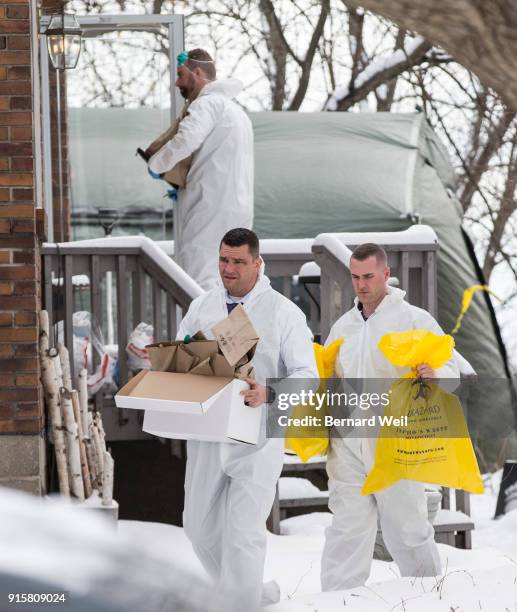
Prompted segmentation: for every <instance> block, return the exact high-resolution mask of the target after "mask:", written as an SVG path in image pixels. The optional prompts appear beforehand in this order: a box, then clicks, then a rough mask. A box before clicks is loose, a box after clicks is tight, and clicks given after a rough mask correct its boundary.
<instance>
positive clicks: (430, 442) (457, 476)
mask: <svg viewBox="0 0 517 612" xmlns="http://www.w3.org/2000/svg"><path fill="white" fill-rule="evenodd" d="M379 348H380V350H381V351H382V352H383V354H384V355H385V356H386V357H387V359H389V361H390V362H391V363H393V364H394V365H396V366H399V367H410V368H415V367H416V366H417V365H419V364H422V363H427V364H429V365H430V366H431V367H432V368H433V369H436V368H439V367H441V366H443V365H444V364H445V363H446V362H447V361H448V360H449V359H450V358H451V356H452V351H453V348H454V339H453V338H452V337H451V336H448V335H442V336H438V335H436V334H433V333H432V332H430V331H426V330H411V331H406V332H397V333H392V334H385V335H384V336H383V337H382V338H381V341H380V342H379ZM384 417H392V419H397V420H396V421H394V420H392V421H391V422H389V424H388V422H386V423H385V424H383V425H382V427H381V430H380V433H379V437H378V439H377V446H376V448H375V463H374V466H373V469H372V470H371V471H370V473H369V474H368V476H367V478H366V481H365V483H364V486H363V488H362V491H361V493H362V494H363V495H370V494H372V493H376V492H377V491H381V490H382V489H385V488H387V487H389V486H391V485H392V484H394V483H395V482H397V481H398V480H403V479H405V480H416V481H419V482H426V483H427V482H428V483H433V484H437V485H442V486H446V487H451V488H454V489H464V490H466V491H470V492H471V493H483V482H482V479H481V474H480V472H479V467H478V464H477V460H476V455H475V453H474V449H473V447H472V442H471V440H470V437H469V433H468V428H467V424H466V422H465V417H464V414H463V409H462V407H461V404H460V401H459V399H458V398H457V396H456V395H454V394H452V393H448V392H447V391H445V390H444V389H442V388H441V387H440V386H439V385H438V384H437V383H433V382H431V381H429V380H422V379H420V378H417V377H416V373H415V372H414V371H412V372H410V373H409V374H406V376H405V377H404V378H401V379H399V380H397V381H396V382H395V383H393V385H392V386H391V388H390V402H389V404H388V406H386V408H385V411H384Z"/></svg>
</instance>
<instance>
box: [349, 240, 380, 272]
mask: <svg viewBox="0 0 517 612" xmlns="http://www.w3.org/2000/svg"><path fill="white" fill-rule="evenodd" d="M352 257H353V258H354V259H357V261H365V260H366V259H368V257H375V259H376V260H377V263H379V264H381V265H382V266H387V265H388V256H387V255H386V251H385V250H384V249H383V248H382V247H381V246H380V245H378V244H375V243H373V242H365V243H364V244H360V245H359V246H358V247H355V249H354V251H353V253H352Z"/></svg>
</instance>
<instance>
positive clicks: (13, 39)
mask: <svg viewBox="0 0 517 612" xmlns="http://www.w3.org/2000/svg"><path fill="white" fill-rule="evenodd" d="M6 38H7V48H8V49H30V44H31V41H30V38H29V36H7V37H6Z"/></svg>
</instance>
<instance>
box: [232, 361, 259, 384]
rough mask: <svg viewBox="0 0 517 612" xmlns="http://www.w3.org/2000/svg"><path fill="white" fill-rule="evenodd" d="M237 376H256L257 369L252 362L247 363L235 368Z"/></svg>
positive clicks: (242, 378)
mask: <svg viewBox="0 0 517 612" xmlns="http://www.w3.org/2000/svg"><path fill="white" fill-rule="evenodd" d="M235 378H240V379H241V380H244V379H245V378H255V369H254V368H253V366H252V365H251V363H245V364H244V365H241V366H240V367H238V368H235Z"/></svg>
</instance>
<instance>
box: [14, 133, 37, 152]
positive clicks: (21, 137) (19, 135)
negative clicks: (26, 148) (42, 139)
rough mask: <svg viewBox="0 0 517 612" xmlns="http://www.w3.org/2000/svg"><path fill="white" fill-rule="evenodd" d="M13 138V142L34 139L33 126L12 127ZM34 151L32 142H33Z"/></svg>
mask: <svg viewBox="0 0 517 612" xmlns="http://www.w3.org/2000/svg"><path fill="white" fill-rule="evenodd" d="M11 139H12V140H13V142H16V141H17V140H29V141H31V140H32V127H12V128H11ZM31 152H32V144H31Z"/></svg>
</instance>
